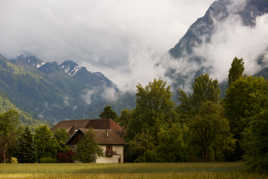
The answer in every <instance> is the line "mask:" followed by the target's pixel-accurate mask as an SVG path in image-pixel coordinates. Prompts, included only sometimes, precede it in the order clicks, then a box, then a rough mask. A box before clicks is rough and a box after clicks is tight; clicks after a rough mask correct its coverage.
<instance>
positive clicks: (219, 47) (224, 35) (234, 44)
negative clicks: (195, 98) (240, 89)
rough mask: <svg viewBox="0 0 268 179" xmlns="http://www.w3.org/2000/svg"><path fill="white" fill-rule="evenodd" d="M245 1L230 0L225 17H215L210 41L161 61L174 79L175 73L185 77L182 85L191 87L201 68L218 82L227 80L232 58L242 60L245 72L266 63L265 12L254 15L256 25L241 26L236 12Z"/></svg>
mask: <svg viewBox="0 0 268 179" xmlns="http://www.w3.org/2000/svg"><path fill="white" fill-rule="evenodd" d="M246 2H247V1H246V0H239V1H233V4H230V5H229V6H228V7H227V9H228V11H229V12H228V13H229V14H230V15H229V16H228V17H227V19H225V20H223V21H217V20H215V19H214V26H215V31H214V33H213V35H212V36H211V39H210V41H209V42H207V41H205V40H203V43H201V45H197V46H196V47H195V48H194V52H193V53H192V54H190V55H186V56H184V57H182V58H180V59H173V58H172V57H170V58H169V59H168V60H166V61H164V62H165V64H164V65H166V68H168V67H169V68H172V69H174V72H173V73H172V74H171V76H172V75H173V77H174V78H175V79H178V76H179V77H182V78H184V81H183V82H182V83H181V84H182V85H181V86H180V87H181V88H183V89H185V90H190V88H191V84H192V81H193V80H194V78H195V77H196V76H195V75H196V74H197V72H199V71H202V70H204V69H205V71H206V72H208V73H209V74H210V76H211V77H212V78H214V79H217V80H218V81H219V82H222V81H224V80H226V79H227V76H228V71H229V69H230V67H231V63H232V60H233V58H234V57H239V58H243V59H244V62H245V72H246V74H248V75H252V74H255V73H257V72H259V71H260V70H261V69H263V68H264V67H266V66H268V55H267V52H268V49H267V48H268V41H267V37H268V14H264V15H262V16H259V17H257V19H256V25H255V26H246V25H244V24H243V22H242V19H241V17H240V16H239V15H237V13H238V12H240V11H241V10H243V8H245V5H246ZM212 19H213V17H212ZM199 38H201V39H206V37H199ZM262 56H263V57H264V58H263V60H262V63H261V64H260V63H259V59H260V57H262ZM192 57H201V59H202V60H201V61H198V62H197V61H194V60H192V59H191V58H192Z"/></svg>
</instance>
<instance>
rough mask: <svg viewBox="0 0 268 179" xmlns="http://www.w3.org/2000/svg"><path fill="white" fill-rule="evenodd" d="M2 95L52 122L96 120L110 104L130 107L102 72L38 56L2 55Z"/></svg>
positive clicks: (72, 62) (33, 114)
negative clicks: (47, 60)
mask: <svg viewBox="0 0 268 179" xmlns="http://www.w3.org/2000/svg"><path fill="white" fill-rule="evenodd" d="M0 93H1V94H3V95H4V96H6V97H7V98H8V99H9V100H10V101H11V102H12V103H13V104H15V105H16V106H17V107H18V108H20V109H21V110H23V111H25V112H27V113H29V114H31V115H32V116H33V118H36V119H40V120H47V121H50V122H51V123H54V122H57V121H60V120H66V119H80V118H90V117H92V118H95V117H97V116H98V115H99V114H100V112H101V111H102V110H103V108H104V107H105V106H106V105H112V106H113V107H114V108H115V109H117V110H118V111H120V110H121V109H122V108H124V107H127V106H128V105H127V104H126V105H125V104H122V102H121V101H122V100H125V101H126V99H128V98H127V96H126V97H123V98H122V100H118V96H119V95H120V91H119V90H118V88H117V87H116V85H115V84H114V83H113V82H112V81H111V80H109V79H108V78H107V77H105V76H104V75H103V74H102V73H100V72H90V71H88V70H87V69H86V68H85V67H82V66H79V65H78V64H77V63H75V62H74V61H71V60H68V61H64V62H63V63H61V64H58V63H56V62H47V63H45V62H44V61H42V60H40V59H38V58H37V57H35V56H25V55H20V56H18V57H17V58H15V59H11V60H8V59H6V58H5V57H3V56H0ZM113 97H116V99H113ZM131 106H132V105H131Z"/></svg>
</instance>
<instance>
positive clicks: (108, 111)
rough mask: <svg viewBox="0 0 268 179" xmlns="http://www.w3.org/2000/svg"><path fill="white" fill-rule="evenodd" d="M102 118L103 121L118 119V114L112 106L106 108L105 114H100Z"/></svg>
mask: <svg viewBox="0 0 268 179" xmlns="http://www.w3.org/2000/svg"><path fill="white" fill-rule="evenodd" d="M100 117H101V118H103V119H113V120H116V119H117V114H116V112H114V111H113V109H112V107H111V106H106V107H105V108H104V110H103V112H102V113H101V114H100Z"/></svg>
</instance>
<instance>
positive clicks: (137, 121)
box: [126, 79, 178, 162]
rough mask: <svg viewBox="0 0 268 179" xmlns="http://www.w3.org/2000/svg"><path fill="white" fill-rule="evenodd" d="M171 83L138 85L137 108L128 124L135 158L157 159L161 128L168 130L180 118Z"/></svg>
mask: <svg viewBox="0 0 268 179" xmlns="http://www.w3.org/2000/svg"><path fill="white" fill-rule="evenodd" d="M171 96H172V94H171V92H170V86H168V85H167V83H166V82H164V81H163V80H160V79H159V80H154V81H153V82H150V83H149V84H148V85H147V86H145V87H143V86H142V85H140V84H139V85H137V93H136V108H135V109H134V110H133V112H132V115H131V118H129V119H130V120H129V121H128V126H127V136H126V138H127V140H128V142H129V143H130V145H131V150H130V153H131V154H130V157H129V158H131V159H132V160H134V161H139V162H145V161H147V162H148V161H149V162H153V161H157V160H158V159H157V158H158V156H157V151H156V150H155V148H156V146H158V145H159V138H158V133H159V132H160V130H161V128H165V129H169V128H170V127H171V126H172V124H173V123H175V122H177V121H178V116H177V113H176V110H175V104H174V102H173V101H172V100H171Z"/></svg>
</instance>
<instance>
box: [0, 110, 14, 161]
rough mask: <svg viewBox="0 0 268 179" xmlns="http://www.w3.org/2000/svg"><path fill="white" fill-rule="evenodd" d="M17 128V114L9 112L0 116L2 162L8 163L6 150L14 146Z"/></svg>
mask: <svg viewBox="0 0 268 179" xmlns="http://www.w3.org/2000/svg"><path fill="white" fill-rule="evenodd" d="M18 127H19V114H18V112H17V111H15V110H10V111H8V112H5V113H3V114H0V153H1V158H2V161H3V162H4V163H5V162H7V161H8V157H10V156H8V149H9V148H10V147H12V146H13V145H15V144H16V131H17V129H18Z"/></svg>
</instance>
